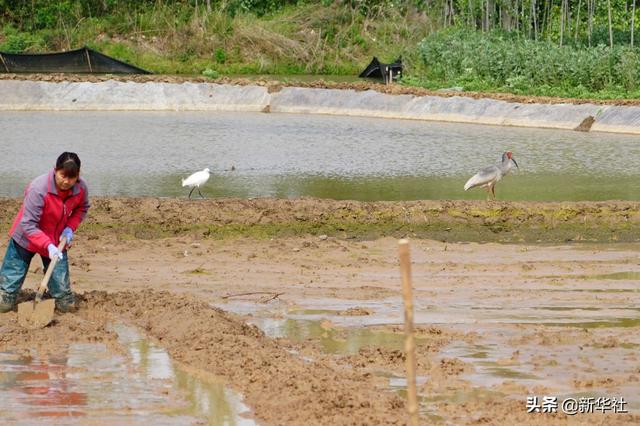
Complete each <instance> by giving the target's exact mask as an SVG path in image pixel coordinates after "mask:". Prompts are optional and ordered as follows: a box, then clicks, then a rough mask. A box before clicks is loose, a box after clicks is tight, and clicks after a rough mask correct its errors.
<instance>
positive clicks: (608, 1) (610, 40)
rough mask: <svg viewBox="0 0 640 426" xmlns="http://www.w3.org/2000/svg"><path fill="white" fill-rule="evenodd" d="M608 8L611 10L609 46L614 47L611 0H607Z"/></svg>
mask: <svg viewBox="0 0 640 426" xmlns="http://www.w3.org/2000/svg"><path fill="white" fill-rule="evenodd" d="M607 10H608V11H609V46H610V47H611V48H612V49H613V27H612V26H611V0H607Z"/></svg>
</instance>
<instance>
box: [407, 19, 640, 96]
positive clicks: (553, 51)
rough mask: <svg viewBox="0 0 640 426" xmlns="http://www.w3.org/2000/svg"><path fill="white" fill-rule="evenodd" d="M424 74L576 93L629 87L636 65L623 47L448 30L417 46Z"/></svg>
mask: <svg viewBox="0 0 640 426" xmlns="http://www.w3.org/2000/svg"><path fill="white" fill-rule="evenodd" d="M418 50H419V52H420V54H421V57H422V61H423V64H424V68H425V75H424V76H423V78H424V79H432V80H439V81H442V82H447V84H452V83H461V82H469V81H472V82H475V83H476V84H484V85H486V86H489V87H493V88H494V89H500V88H505V89H508V90H511V91H514V92H516V93H519V92H527V91H531V90H535V89H538V88H543V87H545V86H548V87H550V88H565V89H569V90H571V91H575V88H580V89H579V90H578V91H579V92H581V93H582V92H584V91H585V90H586V91H590V92H599V91H602V90H605V89H610V88H611V87H624V88H626V89H627V90H635V89H636V88H637V87H638V81H639V72H640V67H639V65H638V54H637V51H636V50H635V49H632V48H630V47H627V46H614V48H613V49H611V48H609V47H608V46H604V45H598V46H595V47H591V48H589V47H586V46H578V47H576V46H558V45H557V44H554V43H550V42H548V41H534V40H530V39H527V38H522V37H518V36H516V35H512V34H506V33H503V32H493V33H489V34H486V33H480V32H476V31H472V30H465V29H457V28H454V29H450V30H444V31H440V32H437V33H434V34H432V35H430V36H428V37H426V38H425V39H424V40H423V41H422V42H421V43H420V45H419V47H418Z"/></svg>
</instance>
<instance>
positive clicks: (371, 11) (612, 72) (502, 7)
mask: <svg viewBox="0 0 640 426" xmlns="http://www.w3.org/2000/svg"><path fill="white" fill-rule="evenodd" d="M636 15H637V12H636V9H635V3H634V0H607V1H604V0H577V1H573V0H572V1H571V2H569V0H431V1H424V0H396V1H391V0H369V1H364V0H342V1H331V0H297V1H296V0H284V1H276V0H219V1H217V0H190V1H186V0H182V1H164V0H76V1H72V0H62V1H54V0H31V1H29V2H24V1H18V0H0V24H1V25H2V30H1V32H0V50H1V51H4V52H14V53H15V52H45V51H60V50H69V49H74V48H78V47H81V46H84V45H87V46H89V47H92V48H95V49H97V50H99V51H101V52H104V53H106V54H108V55H111V56H114V57H116V58H118V59H121V60H124V61H126V62H130V63H132V64H135V65H137V66H139V67H142V68H145V69H148V70H150V71H153V72H155V73H164V74H197V75H201V74H204V75H207V76H210V77H214V78H215V77H217V76H220V75H235V74H277V75H291V74H316V75H357V74H358V73H359V72H360V71H361V70H362V69H363V68H364V67H365V66H366V65H367V64H368V62H369V61H370V60H371V57H373V56H377V57H378V58H379V59H380V60H381V61H383V62H391V61H393V60H395V59H397V58H398V57H402V58H403V62H404V64H405V75H404V78H403V80H402V83H403V84H409V85H416V86H423V87H427V88H432V89H438V88H446V87H454V86H455V87H459V90H475V91H487V92H495V91H502V92H510V93H517V94H531V95H555V96H569V97H582V98H589V97H591V98H594V97H595V98H637V97H639V96H638V95H640V92H639V90H638V85H639V83H640V65H639V61H638V50H637V48H636V47H635V44H636V43H635V42H634V38H635V31H634V30H635V26H636V25H637V20H636V19H635V16H636Z"/></svg>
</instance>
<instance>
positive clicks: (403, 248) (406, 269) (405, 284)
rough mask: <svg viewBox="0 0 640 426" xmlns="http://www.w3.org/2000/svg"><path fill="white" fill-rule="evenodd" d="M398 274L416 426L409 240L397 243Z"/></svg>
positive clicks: (410, 398)
mask: <svg viewBox="0 0 640 426" xmlns="http://www.w3.org/2000/svg"><path fill="white" fill-rule="evenodd" d="M398 252H399V255H400V273H401V275H402V298H403V299H404V333H405V341H404V350H405V352H406V361H405V366H406V369H407V400H408V401H407V410H408V412H409V422H408V423H407V424H409V425H411V426H418V394H417V392H416V344H415V340H414V338H413V290H412V288H411V256H410V254H409V240H406V239H401V240H399V241H398Z"/></svg>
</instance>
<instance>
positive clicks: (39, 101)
mask: <svg viewBox="0 0 640 426" xmlns="http://www.w3.org/2000/svg"><path fill="white" fill-rule="evenodd" d="M0 93H2V96H1V97H0V110H4V111H89V110H90V111H96V110H98V111H99V110H104V111H132V110H136V111H143V110H148V111H263V112H268V111H270V112H282V113H298V114H335V115H351V116H363V117H378V118H394V119H412V120H433V121H449V122H458V123H476V124H490V125H500V126H519V127H540V128H551V129H566V130H581V131H599V132H614V133H632V134H640V107H638V106H618V105H596V104H589V103H583V104H571V103H556V104H535V103H519V102H508V101H503V100H496V99H473V98H469V97H464V96H446V97H445V96H415V95H404V94H403V95H391V94H385V93H380V92H377V91H375V90H365V91H356V90H340V89H321V88H302V87H282V88H280V90H277V91H273V90H269V88H268V87H264V86H260V85H232V84H216V83H200V82H183V83H165V82H145V83H137V82H132V81H115V80H108V81H102V82H71V81H69V82H47V81H26V80H0Z"/></svg>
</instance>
